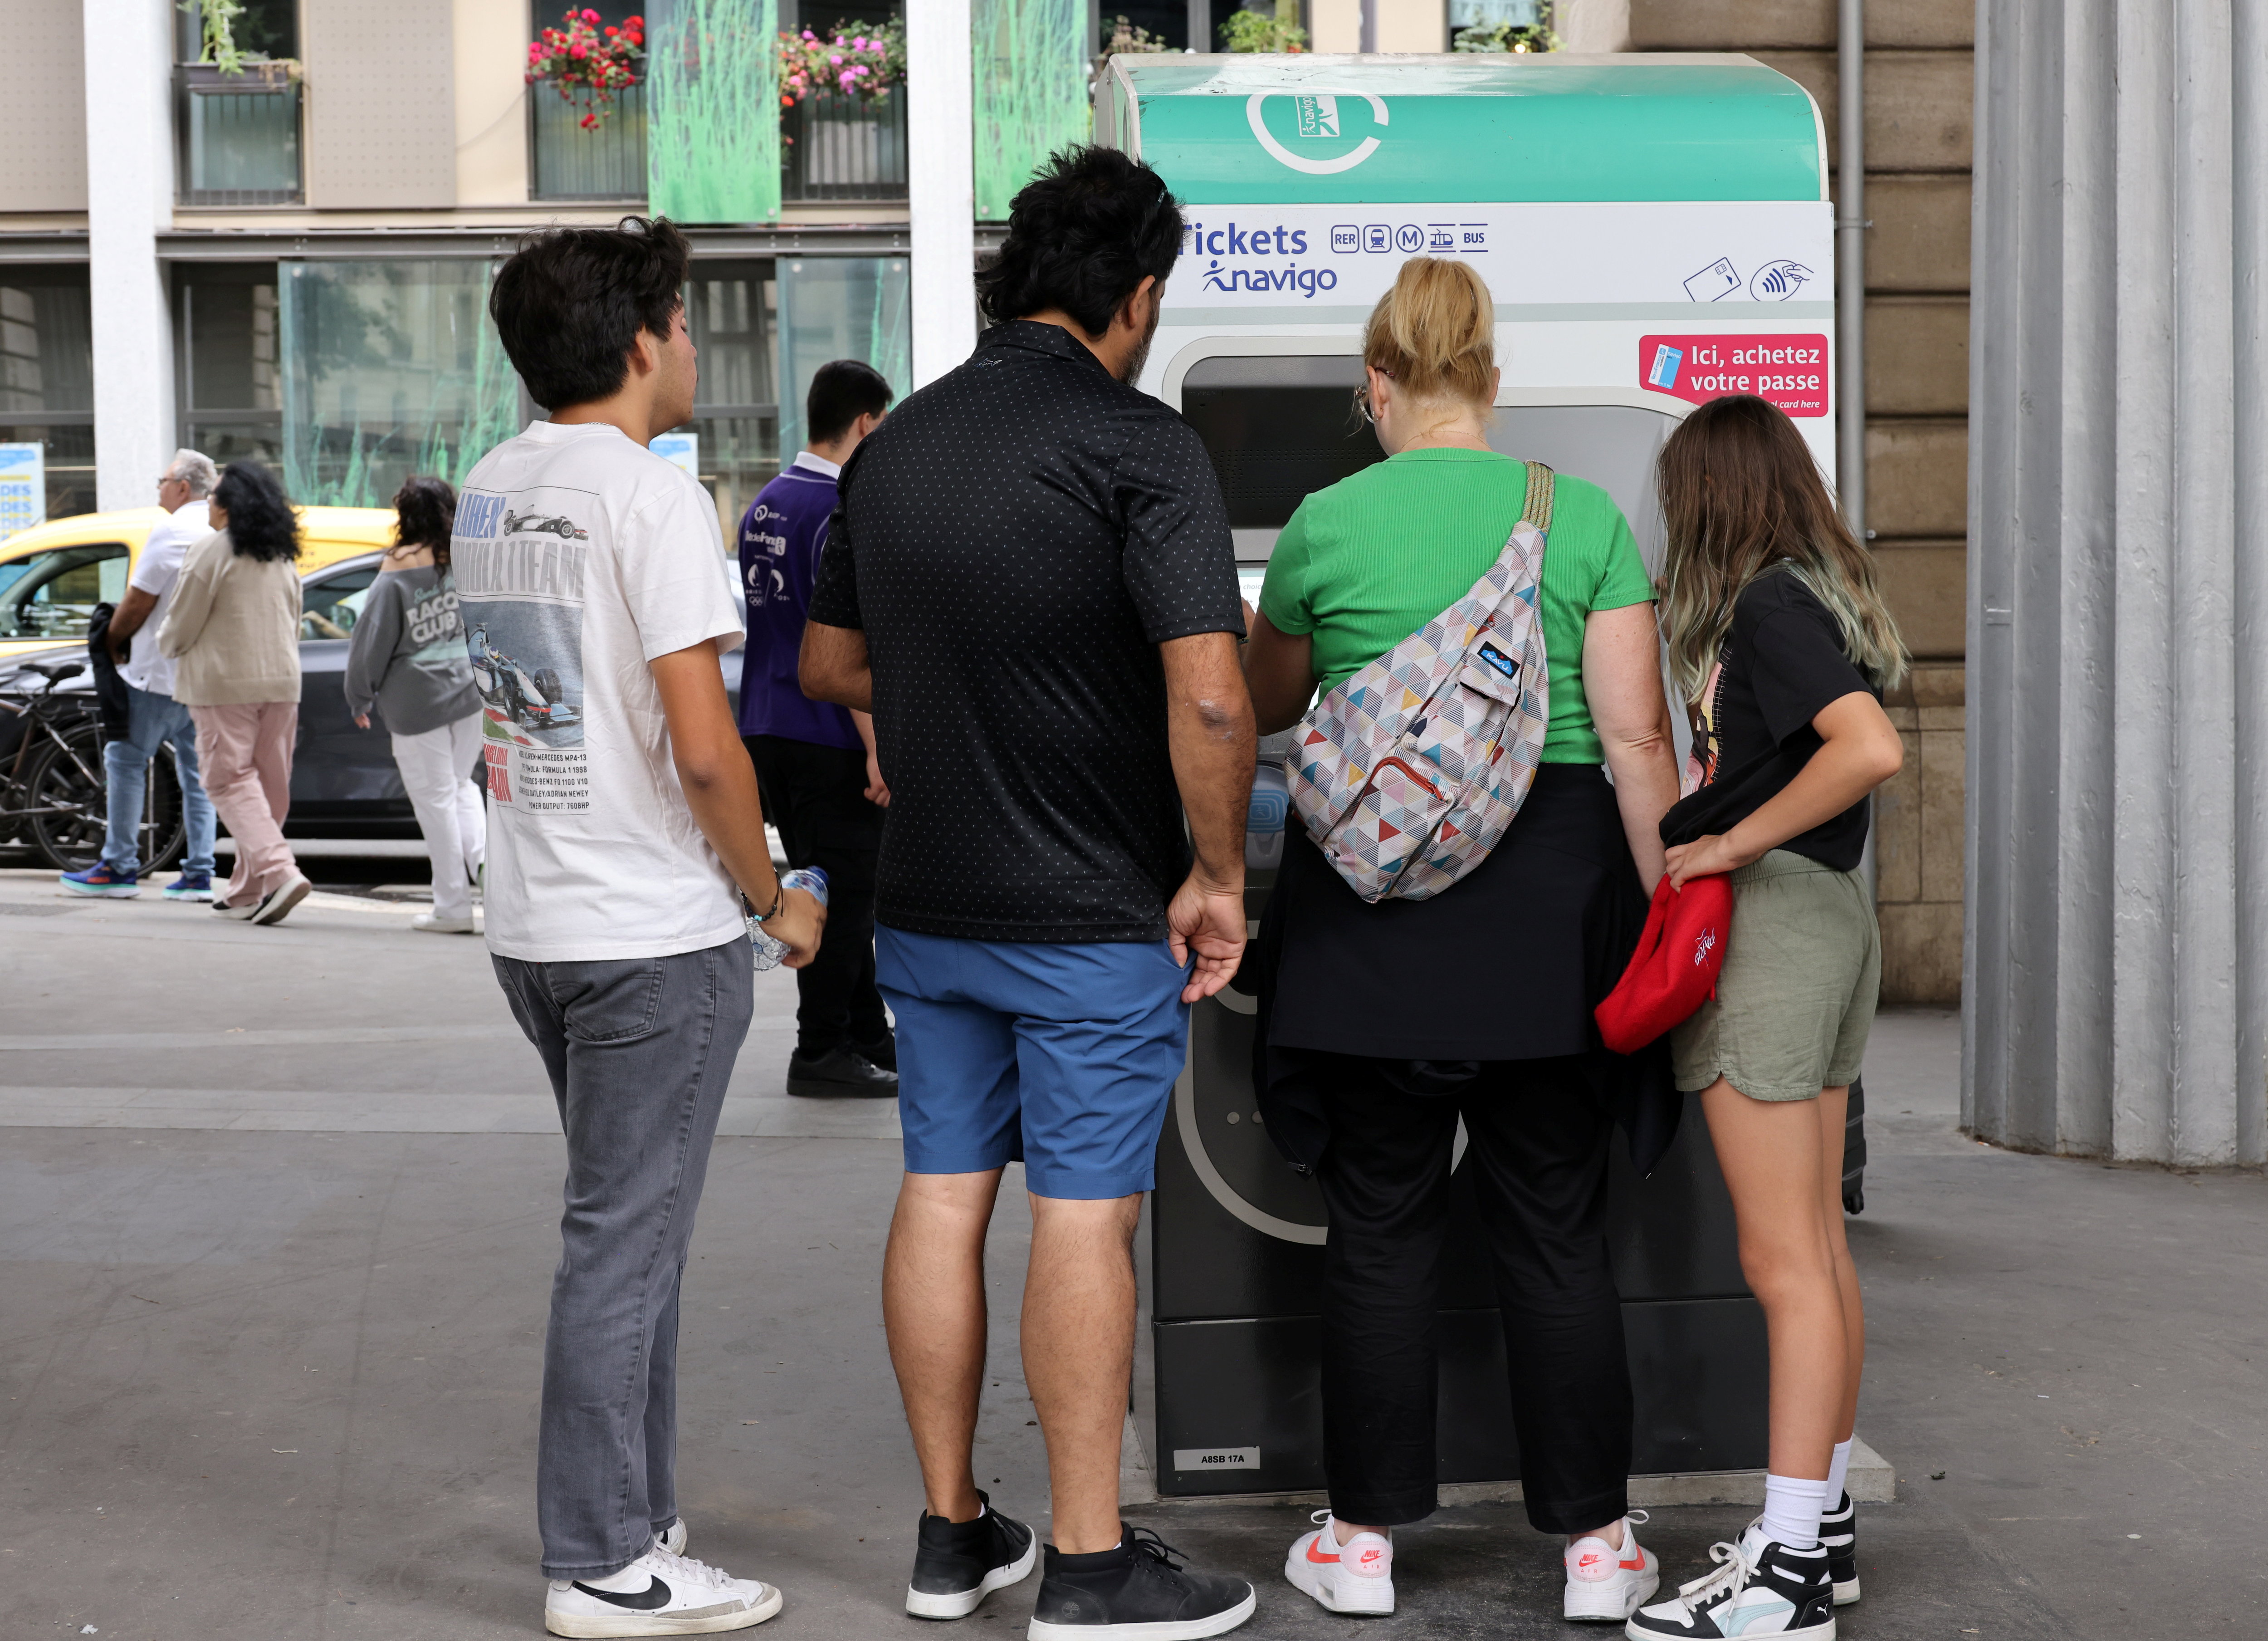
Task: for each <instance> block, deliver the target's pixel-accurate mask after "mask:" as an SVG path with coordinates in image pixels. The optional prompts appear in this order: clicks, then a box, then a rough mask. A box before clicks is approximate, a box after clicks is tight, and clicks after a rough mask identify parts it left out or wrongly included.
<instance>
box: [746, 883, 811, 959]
mask: <svg viewBox="0 0 2268 1641" xmlns="http://www.w3.org/2000/svg"><path fill="white" fill-rule="evenodd" d="M756 927H757V928H761V929H762V930H763V931H764V933H765V934H767V935H770V936H771V937H772V938H773V939H774V940H777V941H779V942H783V943H784V945H785V946H786V947H787V956H785V957H782V958H781V959H780V962H781V963H782V964H784V965H785V966H787V967H788V968H791V969H799V968H801V967H803V965H805V964H806V963H809V962H810V961H811V960H812V959H813V958H814V957H817V956H818V955H819V939H820V935H821V934H822V933H824V932H825V930H826V928H827V908H826V907H825V906H821V905H820V904H819V897H818V896H817V895H814V894H813V893H812V892H811V891H809V890H808V889H791V890H788V891H786V892H785V893H784V894H783V895H781V896H780V909H779V913H778V914H777V916H775V917H774V918H773V919H772V920H770V922H768V923H759V924H758V925H756Z"/></svg>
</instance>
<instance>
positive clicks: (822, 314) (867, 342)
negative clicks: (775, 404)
mask: <svg viewBox="0 0 2268 1641" xmlns="http://www.w3.org/2000/svg"><path fill="white" fill-rule="evenodd" d="M779 268H780V279H779V285H780V298H779V307H780V321H779V327H780V328H779V337H780V340H779V381H780V448H781V450H783V451H784V452H785V453H786V454H787V455H789V456H792V455H794V454H795V452H796V451H798V450H800V449H801V448H802V447H803V439H804V429H803V402H804V398H805V395H807V394H808V393H809V392H810V391H811V379H812V377H813V376H814V375H815V374H817V373H818V371H819V367H820V366H821V365H824V364H826V363H827V362H828V360H829V359H862V360H864V361H865V363H867V364H869V365H871V366H873V367H874V368H875V369H876V370H878V371H880V372H881V373H882V375H883V377H884V378H885V379H886V380H887V381H888V382H889V384H890V386H891V387H893V388H895V389H896V390H897V391H898V392H899V393H901V394H903V393H904V392H905V391H906V390H907V389H908V388H909V387H910V386H911V385H912V381H913V329H912V326H911V323H910V320H909V311H908V298H909V284H908V280H907V277H906V259H905V258H904V257H902V256H790V257H783V258H782V259H781V260H780V263H779Z"/></svg>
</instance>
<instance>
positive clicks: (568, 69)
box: [220, 0, 645, 131]
mask: <svg viewBox="0 0 2268 1641" xmlns="http://www.w3.org/2000/svg"><path fill="white" fill-rule="evenodd" d="M220 4H230V0H220ZM559 20H560V21H561V22H563V23H564V24H566V27H564V28H547V29H545V30H544V31H543V32H542V33H541V34H539V35H537V36H536V37H535V38H534V40H532V41H529V42H528V47H527V73H526V74H525V75H524V76H522V78H524V79H525V80H526V82H527V84H528V85H550V86H553V87H556V89H557V91H558V92H559V100H561V101H562V102H569V103H574V104H577V105H578V106H579V107H581V108H582V110H583V117H582V118H581V119H579V120H578V121H577V122H575V123H576V124H577V125H578V126H579V127H580V128H581V129H584V130H585V131H595V130H597V129H599V128H600V126H602V125H604V124H605V123H606V122H607V116H608V115H609V114H612V113H613V112H614V106H615V92H618V91H622V90H625V89H627V88H628V87H630V86H632V85H637V83H638V69H639V65H640V64H642V63H644V61H645V19H644V18H642V17H630V18H623V19H622V25H621V26H620V27H614V26H608V27H607V28H605V29H604V30H601V29H600V26H599V14H598V13H597V12H596V11H589V10H585V11H577V10H576V9H575V8H574V7H572V6H570V7H569V8H568V9H567V11H566V14H565V15H564V16H563V17H562V18H560V19H559Z"/></svg>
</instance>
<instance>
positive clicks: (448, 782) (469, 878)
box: [394, 713, 489, 917]
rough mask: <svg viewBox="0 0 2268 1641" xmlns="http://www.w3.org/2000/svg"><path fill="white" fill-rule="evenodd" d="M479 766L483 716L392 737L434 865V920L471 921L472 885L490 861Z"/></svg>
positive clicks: (486, 815)
mask: <svg viewBox="0 0 2268 1641" xmlns="http://www.w3.org/2000/svg"><path fill="white" fill-rule="evenodd" d="M480 761H481V715H480V714H479V713H473V714H472V716H470V717H468V718H460V719H459V720H457V721H456V722H454V723H453V724H443V725H442V726H441V727H440V728H438V729H428V730H426V731H425V732H424V733H423V734H422V735H395V736H394V767H395V768H397V769H399V770H400V771H401V784H402V787H404V789H406V790H407V791H408V792H409V807H410V808H411V809H415V810H416V813H417V830H418V831H420V832H423V833H424V834H425V853H426V854H429V855H431V857H432V859H433V914H434V915H435V916H436V917H470V916H471V915H472V913H473V879H474V878H475V877H477V876H479V875H480V870H481V862H482V861H484V860H486V859H487V858H488V848H489V818H488V810H487V809H485V808H484V807H482V805H483V798H482V791H481V788H480V787H476V786H475V785H474V784H473V771H474V769H475V767H477V766H478V765H479V763H480Z"/></svg>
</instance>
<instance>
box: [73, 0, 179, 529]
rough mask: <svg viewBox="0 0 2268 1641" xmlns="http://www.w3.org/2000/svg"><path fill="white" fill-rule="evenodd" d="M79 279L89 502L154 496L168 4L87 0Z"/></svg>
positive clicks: (168, 407)
mask: <svg viewBox="0 0 2268 1641" xmlns="http://www.w3.org/2000/svg"><path fill="white" fill-rule="evenodd" d="M85 22H86V174H87V190H86V192H87V211H86V228H87V235H86V237H87V257H86V260H87V283H88V287H89V291H90V293H91V298H92V314H93V329H94V460H95V483H94V498H95V506H97V507H98V508H100V509H102V510H104V511H108V510H109V509H111V508H114V507H139V506H156V505H157V501H158V492H157V490H156V488H155V486H156V484H157V481H158V474H159V473H160V472H161V471H162V470H164V468H165V465H166V458H168V457H169V456H171V455H173V437H174V425H173V322H172V319H171V317H170V316H169V314H167V311H166V281H165V274H164V270H162V269H161V268H160V267H159V266H158V225H159V224H161V223H166V222H169V221H171V220H172V217H173V92H172V80H173V74H172V63H173V40H172V33H171V29H172V25H173V12H172V11H171V10H170V9H169V8H167V7H166V6H161V5H152V4H149V0H86V3H85Z"/></svg>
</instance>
